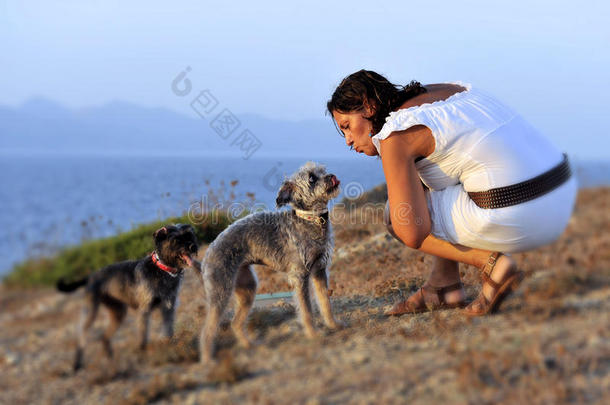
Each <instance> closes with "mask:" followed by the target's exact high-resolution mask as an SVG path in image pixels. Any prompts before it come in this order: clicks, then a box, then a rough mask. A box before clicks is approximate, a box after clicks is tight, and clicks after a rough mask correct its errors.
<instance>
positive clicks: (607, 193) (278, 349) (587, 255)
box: [0, 188, 610, 404]
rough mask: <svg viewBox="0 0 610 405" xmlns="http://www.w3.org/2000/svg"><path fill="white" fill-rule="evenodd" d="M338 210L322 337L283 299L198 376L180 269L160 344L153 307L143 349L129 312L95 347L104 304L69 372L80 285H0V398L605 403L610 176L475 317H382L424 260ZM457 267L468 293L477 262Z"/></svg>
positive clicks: (191, 289)
mask: <svg viewBox="0 0 610 405" xmlns="http://www.w3.org/2000/svg"><path fill="white" fill-rule="evenodd" d="M343 214H346V215H339V216H335V217H338V218H339V217H340V220H337V221H336V222H337V223H336V224H335V234H336V246H337V248H336V252H335V257H334V263H333V266H332V270H331V278H332V281H331V288H332V289H333V295H332V301H333V305H334V311H335V313H336V314H337V317H338V318H340V319H341V320H342V321H343V322H344V323H345V324H346V327H345V328H344V329H343V330H340V331H337V332H330V331H325V330H324V329H323V328H322V326H321V325H319V326H320V328H321V329H322V331H323V333H322V334H321V336H320V337H319V338H316V339H314V340H307V339H306V338H305V337H304V336H303V333H302V330H301V328H300V326H299V323H298V321H297V319H296V317H295V309H294V307H293V306H292V305H291V304H289V303H278V304H277V305H273V306H269V307H264V308H263V307H261V308H255V309H254V310H253V312H252V314H251V317H250V321H249V329H250V333H251V334H252V335H253V336H254V337H256V342H257V345H256V346H255V347H254V348H252V349H243V348H240V347H237V346H236V345H234V339H233V337H232V335H231V333H230V332H229V331H228V330H225V331H223V332H222V333H221V336H220V346H221V351H220V357H221V359H222V360H221V362H220V365H219V366H218V367H216V368H215V369H214V370H212V372H211V373H209V374H208V373H204V371H203V369H202V367H201V366H200V365H199V364H198V363H197V357H198V354H197V338H198V333H199V330H200V328H201V324H202V321H203V319H204V317H205V314H204V309H203V299H202V289H201V281H200V280H199V278H197V277H196V275H195V274H194V273H193V272H189V273H188V274H187V277H186V279H185V283H184V287H183V290H182V292H181V296H180V301H181V305H180V307H179V309H178V314H177V321H176V331H177V332H176V336H175V338H174V339H173V340H172V341H170V342H165V341H163V339H162V338H161V333H160V332H161V328H160V320H159V317H158V314H156V315H155V316H154V317H153V320H152V329H151V331H152V335H151V340H152V342H151V345H150V347H149V348H148V350H147V352H146V353H140V352H139V351H138V350H137V339H136V335H137V333H136V325H135V320H134V316H133V313H130V314H129V315H128V318H127V321H126V322H125V324H124V325H123V326H122V327H121V329H120V330H119V331H118V332H117V334H116V335H115V338H114V340H113V343H114V348H115V353H116V355H115V358H114V359H107V358H105V357H104V356H103V352H102V347H101V344H100V343H99V341H95V337H96V336H99V335H101V332H102V330H103V327H104V323H105V322H106V314H105V313H104V312H102V314H101V315H102V316H101V317H99V319H98V322H97V323H96V326H95V328H94V330H93V332H92V333H91V336H92V340H93V342H92V344H90V345H89V346H88V347H87V351H86V355H85V361H86V363H85V368H84V370H82V371H80V372H79V373H77V374H76V375H75V374H73V373H72V371H71V362H72V356H73V350H74V344H75V335H74V331H75V325H76V321H77V319H78V313H79V308H80V299H81V297H82V292H79V293H75V294H73V295H61V294H59V293H56V292H55V291H52V290H50V289H38V290H25V291H22V290H14V289H11V290H7V289H4V288H3V289H1V290H0V308H1V312H0V368H1V370H2V375H1V378H0V403H2V404H22V403H23V404H30V403H62V404H64V403H66V404H89V403H90V404H141V403H148V402H160V403H202V404H203V403H214V404H216V403H221V404H222V403H269V404H293V403H304V404H325V403H363V404H368V403H370V404H377V403H422V404H428V403H456V404H462V403H509V402H510V403H515V402H517V401H519V402H520V403H528V404H529V403H545V404H546V403H548V404H557V403H568V402H573V403H584V402H586V403H610V188H602V189H591V190H585V191H582V192H581V193H580V195H579V199H578V203H577V207H576V209H575V212H574V217H573V219H572V220H571V222H570V224H569V226H568V228H567V230H566V232H565V233H564V235H563V236H562V237H561V238H560V239H559V240H558V241H557V242H555V243H554V244H552V245H550V246H546V247H544V248H540V249H537V250H535V251H531V252H527V253H521V254H516V255H514V257H515V258H516V259H517V261H518V263H519V264H520V266H521V268H522V269H524V270H526V271H527V272H528V277H527V278H526V279H525V281H524V283H523V284H522V285H521V287H520V289H519V290H518V292H517V293H516V294H514V295H513V296H511V298H510V299H509V300H507V301H506V302H505V303H504V305H503V306H502V308H501V311H500V312H499V313H498V314H496V315H493V316H487V317H484V318H477V319H468V318H466V317H464V316H462V315H461V314H460V313H459V310H453V311H451V310H449V311H436V312H432V313H425V314H420V315H405V316H402V317H399V318H386V317H384V316H383V311H384V310H385V309H387V308H388V307H389V305H391V304H392V303H393V302H395V301H396V300H398V299H400V298H401V297H404V296H407V295H408V294H410V293H411V292H412V291H415V289H416V288H417V287H418V286H419V285H421V283H422V282H423V277H424V276H425V274H426V271H427V268H428V267H429V265H430V258H428V257H426V256H425V255H423V254H421V253H419V252H417V251H414V250H410V249H408V248H405V247H404V246H402V245H401V244H399V243H398V242H396V241H394V240H392V239H390V238H388V237H387V236H386V234H385V230H384V228H383V226H382V225H381V224H380V223H379V222H380V221H379V218H377V217H376V215H375V214H374V213H370V212H369V213H363V212H361V211H358V210H357V211H354V212H351V213H349V214H348V213H343ZM360 219H364V220H363V221H361V220H360ZM204 249H205V247H204V248H203V249H202V253H203V250H204ZM461 271H462V273H463V276H464V277H463V278H464V280H465V282H466V283H468V285H469V288H468V290H467V291H468V294H469V296H470V297H471V298H472V297H474V296H476V293H477V289H478V285H479V284H478V281H477V280H478V277H477V272H476V269H474V268H472V267H469V266H462V267H461ZM257 272H258V274H259V278H260V290H259V292H261V293H265V292H273V291H285V290H287V289H288V286H287V284H286V282H285V280H284V279H283V277H282V274H278V273H274V272H272V271H271V270H269V269H266V268H262V267H259V268H258V270H257Z"/></svg>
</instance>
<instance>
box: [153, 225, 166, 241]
mask: <svg viewBox="0 0 610 405" xmlns="http://www.w3.org/2000/svg"><path fill="white" fill-rule="evenodd" d="M166 237H167V228H166V227H163V228H159V229H157V230H156V231H155V233H153V238H155V240H156V241H159V240H161V239H165V238H166Z"/></svg>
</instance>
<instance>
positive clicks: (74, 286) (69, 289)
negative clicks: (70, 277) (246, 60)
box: [55, 277, 89, 293]
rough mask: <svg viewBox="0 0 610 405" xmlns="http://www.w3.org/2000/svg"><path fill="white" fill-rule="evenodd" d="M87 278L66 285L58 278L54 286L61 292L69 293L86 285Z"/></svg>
mask: <svg viewBox="0 0 610 405" xmlns="http://www.w3.org/2000/svg"><path fill="white" fill-rule="evenodd" d="M88 280H89V277H85V278H83V279H82V280H77V281H73V282H71V283H66V282H65V281H64V279H63V278H60V279H59V280H58V281H57V284H56V285H55V286H56V287H57V289H58V290H59V291H61V292H65V293H69V292H72V291H75V290H76V289H78V288H80V287H82V286H84V285H86V284H87V281H88Z"/></svg>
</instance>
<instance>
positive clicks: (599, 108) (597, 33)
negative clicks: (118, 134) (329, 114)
mask: <svg viewBox="0 0 610 405" xmlns="http://www.w3.org/2000/svg"><path fill="white" fill-rule="evenodd" d="M609 45H610V4H608V3H607V2H604V1H582V2H578V3H577V2H574V1H533V0H529V1H522V0H512V1H496V2H491V1H468V0H464V1H460V2H455V1H427V2H421V1H417V2H414V1H404V0H403V1H400V2H393V1H384V2H372V1H369V2H359V1H349V2H347V1H321V2H320V1H307V2H298V3H297V2H292V3H291V2H269V1H262V0H261V1H256V2H246V1H244V2H239V1H231V2H224V3H223V2H219V1H213V2H207V1H201V0H199V1H175V2H156V1H150V0H148V1H139V0H134V1H129V2H125V1H114V0H104V1H82V0H81V1H64V0H56V1H27V0H20V1H5V0H0V72H1V73H2V74H0V89H1V91H0V104H3V105H9V106H19V105H20V104H22V103H24V102H25V101H26V100H28V99H31V98H34V97H44V98H48V99H51V100H55V101H57V102H59V103H61V104H63V105H65V106H67V107H72V108H80V107H89V106H96V105H103V104H105V103H108V102H111V101H113V100H122V101H127V102H131V103H134V104H138V105H142V106H149V107H164V108H168V109H171V110H174V111H178V112H182V113H185V114H190V113H192V111H190V108H189V104H188V102H186V101H185V100H184V98H181V97H178V96H176V95H175V94H174V93H173V92H172V91H171V83H172V81H173V79H174V78H175V77H176V76H177V75H178V74H179V73H180V72H181V71H183V70H184V69H186V68H187V67H189V68H190V71H189V73H188V78H189V80H191V82H192V85H193V88H194V89H195V90H204V89H208V90H209V91H210V92H211V93H212V94H214V96H215V97H216V98H217V99H218V100H219V101H220V102H221V103H222V104H223V105H225V106H226V107H227V108H229V109H230V110H231V111H232V112H234V113H236V114H244V113H252V114H258V115H261V116H265V117H268V118H274V119H282V120H290V121H301V120H308V119H321V118H325V115H324V112H325V111H324V110H325V104H326V101H327V100H328V98H329V97H330V95H331V94H332V92H333V90H334V89H335V87H336V86H337V85H338V84H339V82H340V81H341V79H342V78H343V77H344V76H346V75H348V74H350V73H352V72H354V71H356V70H359V69H362V68H366V69H370V70H375V71H377V72H379V73H381V74H383V75H385V76H386V77H388V78H389V79H390V80H391V81H392V82H395V83H402V84H406V83H407V82H409V81H411V80H413V79H416V80H419V81H420V82H422V83H424V84H425V83H438V82H450V81H463V82H468V83H472V84H473V85H474V86H476V87H479V88H481V89H484V90H485V91H487V92H489V93H491V94H493V95H495V96H497V97H498V98H499V99H500V100H502V101H503V102H505V103H506V104H508V105H509V106H511V107H513V108H514V109H515V110H517V111H518V112H520V113H521V114H522V115H524V116H525V117H526V118H527V119H528V120H529V121H530V122H531V123H532V124H533V125H534V126H535V127H536V128H538V129H539V130H541V131H542V132H543V133H545V134H546V135H548V136H549V137H550V138H551V139H552V140H553V141H554V142H555V143H556V144H558V145H559V146H560V147H561V148H562V149H564V150H568V151H572V153H573V154H575V155H576V156H577V157H581V158H587V159H604V160H610V137H609V136H608V134H609V132H610V123H608V114H607V113H606V109H607V107H606V106H607V102H606V100H607V98H608V95H609V94H610V73H608V72H610V52H609V50H610V46H609ZM329 125H330V121H329Z"/></svg>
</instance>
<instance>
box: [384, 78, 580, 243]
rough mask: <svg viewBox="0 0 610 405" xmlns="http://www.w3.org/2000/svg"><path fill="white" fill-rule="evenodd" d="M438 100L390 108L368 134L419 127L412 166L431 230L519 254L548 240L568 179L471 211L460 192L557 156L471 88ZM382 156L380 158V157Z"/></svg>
mask: <svg viewBox="0 0 610 405" xmlns="http://www.w3.org/2000/svg"><path fill="white" fill-rule="evenodd" d="M452 83H453V84H457V85H460V86H462V87H464V88H466V90H465V91H462V92H459V93H456V94H454V95H452V96H450V97H449V98H447V99H446V100H441V101H435V102H433V103H428V104H422V105H420V106H414V107H410V108H405V109H402V110H398V111H396V112H391V113H390V115H389V116H388V117H387V118H386V123H385V125H384V126H383V128H382V129H381V131H379V133H377V134H375V135H374V136H373V138H372V140H373V144H374V145H375V147H376V148H377V151H378V152H379V154H380V156H381V151H380V149H381V148H380V141H381V140H383V139H385V138H387V137H388V136H389V135H390V134H391V133H392V132H394V131H400V130H404V129H407V128H409V127H411V126H414V125H425V126H426V127H428V128H429V129H430V130H431V131H432V135H433V137H434V140H435V142H436V145H435V149H434V152H432V154H431V155H429V156H428V157H427V158H424V159H421V160H419V161H418V162H416V163H415V167H416V168H417V171H418V173H419V177H420V178H421V180H422V181H423V182H424V184H426V186H428V187H429V188H430V191H426V200H427V203H428V209H429V211H430V217H431V220H432V234H433V235H434V236H436V237H437V238H440V239H444V240H447V241H449V242H451V243H459V244H461V245H464V246H469V247H474V248H480V249H487V250H494V251H501V252H508V253H510V252H520V251H524V250H529V249H534V248H536V247H538V246H541V245H545V244H548V243H550V242H553V241H554V240H556V239H557V238H558V237H559V236H560V235H561V233H562V232H563V231H564V229H565V227H566V226H567V224H568V221H569V219H570V216H571V214H572V210H573V208H574V203H575V199H576V193H577V190H578V185H577V181H576V175H575V173H574V168H573V167H572V171H573V173H572V176H571V177H570V179H569V180H568V181H566V182H565V183H563V184H562V185H560V186H559V187H557V188H556V189H554V190H552V191H551V192H549V193H547V194H544V195H542V196H540V197H538V198H536V199H534V200H530V201H527V202H524V203H521V204H517V205H513V206H510V207H504V208H495V209H484V208H479V207H478V206H477V205H476V204H475V203H474V202H473V201H472V200H471V199H470V197H469V196H468V194H467V192H472V191H484V190H488V189H490V188H496V187H502V186H508V185H512V184H515V183H519V182H521V181H524V180H529V179H531V178H533V177H535V176H537V175H539V174H541V173H543V172H545V171H547V170H549V169H551V168H552V167H554V166H556V165H557V164H559V163H560V162H561V161H562V159H563V155H562V153H561V151H560V150H559V149H558V148H557V147H556V146H555V145H553V144H552V143H551V142H550V141H549V140H548V139H547V138H545V137H544V136H542V135H541V134H540V133H539V132H538V131H536V130H535V129H534V128H533V127H531V126H530V125H529V124H528V123H527V122H526V121H525V120H524V119H523V118H522V117H521V116H520V115H519V114H517V113H516V112H514V111H513V110H511V109H510V108H508V107H507V106H505V105H504V104H502V103H500V102H499V101H498V100H496V99H495V98H493V97H491V96H490V95H488V94H486V93H484V92H482V91H481V90H478V89H475V88H473V87H472V85H470V84H468V83H462V82H452ZM382 159H383V156H382Z"/></svg>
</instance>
